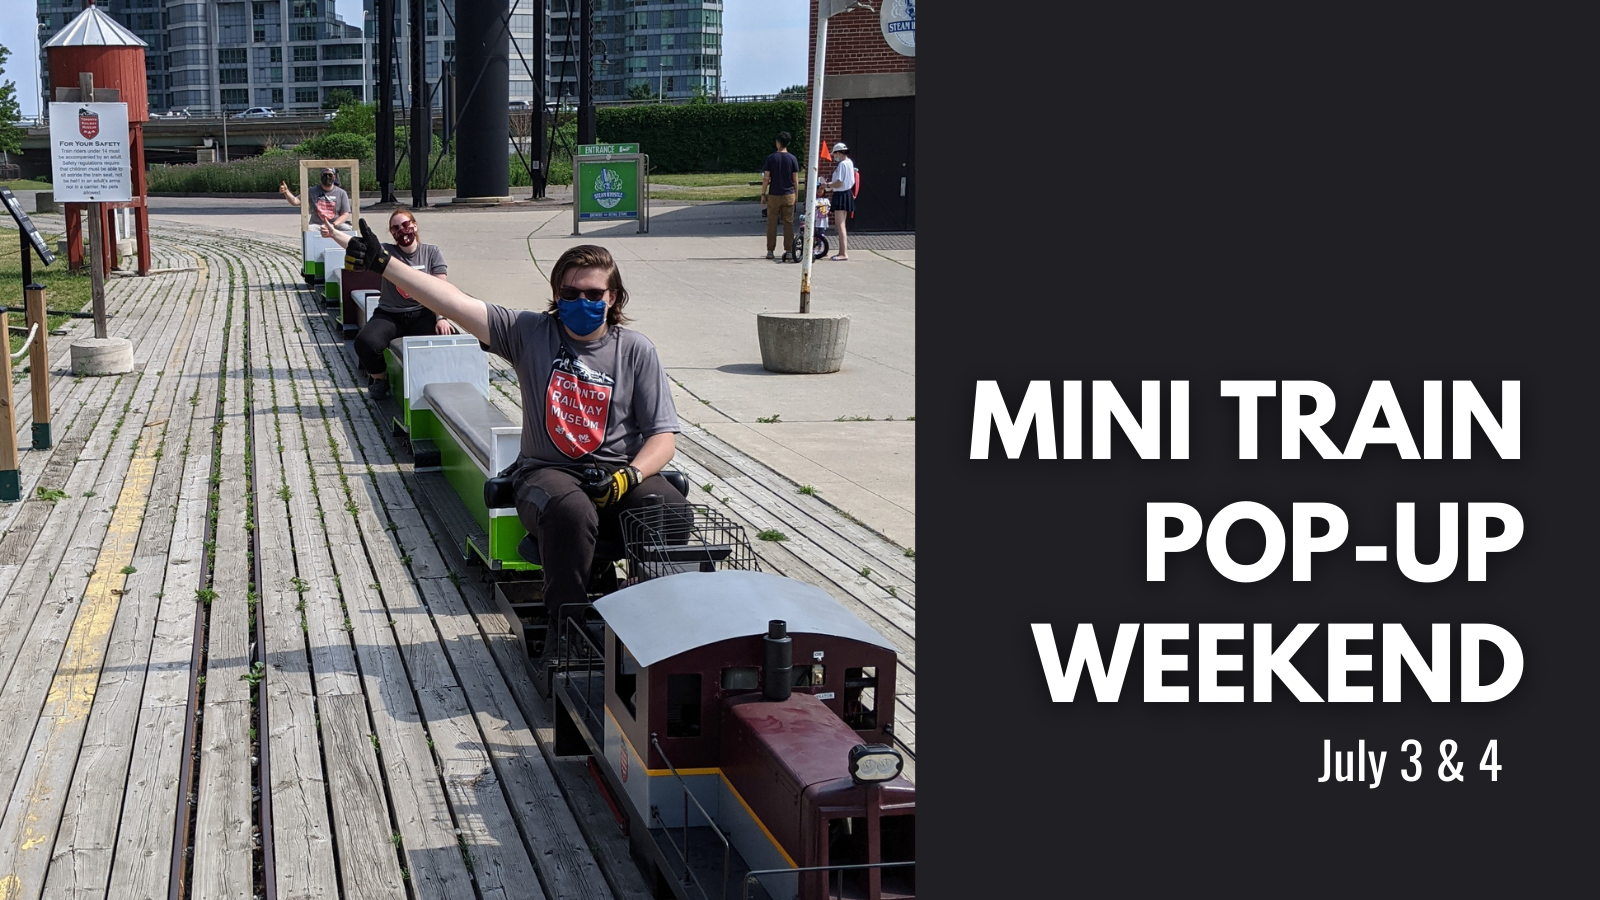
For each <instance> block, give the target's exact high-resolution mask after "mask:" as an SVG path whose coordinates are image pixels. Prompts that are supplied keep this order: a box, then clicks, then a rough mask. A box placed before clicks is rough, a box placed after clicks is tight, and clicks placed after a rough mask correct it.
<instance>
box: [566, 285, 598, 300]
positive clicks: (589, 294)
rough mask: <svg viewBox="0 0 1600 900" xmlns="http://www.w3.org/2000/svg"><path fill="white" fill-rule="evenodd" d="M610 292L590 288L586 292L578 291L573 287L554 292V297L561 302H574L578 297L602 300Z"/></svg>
mask: <svg viewBox="0 0 1600 900" xmlns="http://www.w3.org/2000/svg"><path fill="white" fill-rule="evenodd" d="M610 292H611V289H610V288H590V289H588V290H579V289H578V288H575V287H564V288H562V289H561V290H559V291H557V292H556V296H558V297H560V298H561V299H563V300H576V299H578V298H579V297H582V298H583V299H585V300H604V299H606V294H609V293H610Z"/></svg>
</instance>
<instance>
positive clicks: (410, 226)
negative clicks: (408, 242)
mask: <svg viewBox="0 0 1600 900" xmlns="http://www.w3.org/2000/svg"><path fill="white" fill-rule="evenodd" d="M416 230H417V226H416V224H415V223H413V222H407V223H405V224H404V225H390V226H389V233H390V234H415V233H416Z"/></svg>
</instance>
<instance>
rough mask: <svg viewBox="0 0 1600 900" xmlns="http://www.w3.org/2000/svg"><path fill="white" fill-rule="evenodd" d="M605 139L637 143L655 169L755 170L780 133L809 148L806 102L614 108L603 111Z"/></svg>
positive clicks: (600, 122) (600, 131) (798, 147)
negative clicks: (791, 136)
mask: <svg viewBox="0 0 1600 900" xmlns="http://www.w3.org/2000/svg"><path fill="white" fill-rule="evenodd" d="M598 113H599V115H598V116H597V117H596V119H595V132H596V134H597V136H598V138H599V140H600V143H603V144H609V143H620V142H637V143H638V144H639V145H640V147H639V149H641V150H643V151H644V152H645V153H648V154H649V155H650V169H651V171H653V172H657V173H661V174H670V173H674V172H754V171H756V170H757V169H760V168H761V163H762V162H764V161H765V160H766V158H767V155H768V154H770V153H771V152H772V138H773V137H774V136H775V135H777V133H778V132H780V131H787V132H789V133H790V134H792V135H794V141H793V142H792V143H791V144H790V149H791V150H792V151H793V152H795V153H796V154H797V155H799V154H800V153H801V151H802V150H803V149H804V148H805V147H806V137H805V130H806V105H805V103H803V102H801V101H798V100H782V101H777V102H773V103H691V104H688V105H686V106H668V105H666V104H660V105H654V106H610V107H603V108H601V109H600V110H598Z"/></svg>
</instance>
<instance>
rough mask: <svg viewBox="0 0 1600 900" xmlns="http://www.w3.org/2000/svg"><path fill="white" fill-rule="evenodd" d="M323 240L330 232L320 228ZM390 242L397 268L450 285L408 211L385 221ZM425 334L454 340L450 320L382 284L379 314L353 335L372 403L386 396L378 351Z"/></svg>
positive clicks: (440, 260)
mask: <svg viewBox="0 0 1600 900" xmlns="http://www.w3.org/2000/svg"><path fill="white" fill-rule="evenodd" d="M323 231H324V234H325V235H328V236H331V234H332V230H331V229H329V228H327V227H326V225H324V228H323ZM389 236H390V237H391V238H393V239H394V243H392V244H384V245H383V248H384V249H385V250H387V251H388V252H389V254H390V256H391V257H392V258H393V259H394V260H395V261H396V262H399V263H402V264H404V265H408V266H410V267H411V268H413V269H416V270H417V271H418V272H423V273H426V274H428V275H432V276H434V277H435V278H437V279H439V280H440V281H449V278H447V277H446V273H447V272H448V271H449V268H448V267H447V266H446V265H445V262H444V254H443V253H442V252H440V251H439V248H438V247H435V246H434V245H432V244H424V243H422V241H421V239H420V238H419V236H418V231H417V217H416V216H414V215H412V213H411V210H409V209H396V210H395V211H394V213H393V214H392V215H390V216H389ZM425 334H455V327H454V326H453V325H452V324H451V323H450V320H449V319H446V318H445V317H443V316H440V315H437V314H435V313H434V312H432V311H431V310H429V309H428V308H427V307H425V306H423V305H422V304H421V303H418V302H417V301H416V299H415V298H413V297H412V296H411V294H410V293H408V292H407V291H406V290H405V288H402V287H400V286H399V285H397V284H395V283H394V282H393V281H390V280H388V279H385V280H384V282H383V286H382V287H381V288H380V289H379V292H378V308H377V309H376V310H375V311H374V312H373V314H372V318H370V319H368V320H367V324H365V325H363V326H361V330H360V331H358V332H356V361H357V363H358V364H359V365H360V366H361V370H362V371H363V372H366V373H367V375H368V376H369V377H370V378H371V384H370V385H369V388H368V389H369V390H370V391H371V392H372V398H373V399H374V400H382V399H383V398H384V397H387V396H389V373H388V367H387V366H386V365H384V361H383V350H384V348H385V347H387V346H389V342H390V341H392V340H394V339H395V338H397V337H411V336H414V335H425Z"/></svg>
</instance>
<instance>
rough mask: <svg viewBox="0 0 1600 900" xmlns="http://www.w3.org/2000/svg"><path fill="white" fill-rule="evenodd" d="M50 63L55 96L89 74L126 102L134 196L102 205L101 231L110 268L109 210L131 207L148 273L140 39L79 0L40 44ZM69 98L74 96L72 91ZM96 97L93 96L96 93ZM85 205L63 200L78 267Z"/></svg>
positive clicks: (146, 107) (145, 107)
mask: <svg viewBox="0 0 1600 900" xmlns="http://www.w3.org/2000/svg"><path fill="white" fill-rule="evenodd" d="M44 48H45V53H46V58H47V59H48V61H49V66H50V85H51V88H52V90H53V91H54V92H55V94H56V96H55V97H54V98H53V99H56V100H63V99H65V98H64V97H63V96H62V92H63V91H71V92H76V91H77V90H78V83H79V80H80V79H79V76H80V74H82V73H89V74H91V75H93V76H94V87H95V90H96V91H99V90H100V89H101V88H110V89H112V90H115V91H117V92H118V94H119V96H118V97H117V100H118V101H119V102H122V103H126V104H128V140H129V142H130V144H131V146H130V151H131V152H130V154H129V155H130V156H131V158H132V165H133V173H132V175H133V178H132V182H133V199H132V200H130V201H127V202H122V203H106V204H103V205H102V208H103V209H104V210H105V216H106V220H105V222H103V223H102V227H101V229H100V233H101V235H102V236H103V237H104V240H105V247H104V251H105V253H104V256H103V258H104V259H105V260H106V265H107V268H108V270H109V267H110V265H111V262H112V259H113V257H114V255H115V253H116V238H115V235H116V229H115V224H114V221H113V216H114V213H113V210H114V209H118V208H132V209H133V221H134V231H135V235H136V236H137V238H138V241H139V274H140V275H148V274H150V213H149V208H148V207H147V206H146V200H147V199H148V198H149V188H148V187H147V185H146V181H145V173H144V123H146V122H148V121H150V101H149V94H148V92H147V91H146V89H145V74H144V48H145V42H144V41H142V40H140V39H139V37H138V36H137V35H135V34H134V33H133V32H131V31H129V30H128V29H126V28H123V27H122V26H121V25H119V24H117V21H116V20H115V19H113V18H111V17H110V16H109V15H107V14H105V13H104V12H101V11H100V9H99V8H97V7H96V6H95V5H94V0H84V5H83V12H81V13H79V14H78V17H77V18H76V19H73V20H72V21H71V22H68V23H67V25H66V27H64V28H62V29H61V30H60V31H58V32H56V35H55V36H54V37H52V38H51V39H50V40H49V41H48V42H47V43H46V44H45V45H44ZM70 96H74V97H76V96H77V94H76V93H73V94H71V95H70ZM97 99H98V97H97ZM86 206H87V204H84V203H68V204H66V215H67V265H68V266H69V267H70V268H74V269H76V268H78V267H80V266H82V265H83V226H82V225H81V224H80V223H79V214H80V213H81V212H83V211H84V209H85V208H86Z"/></svg>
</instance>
